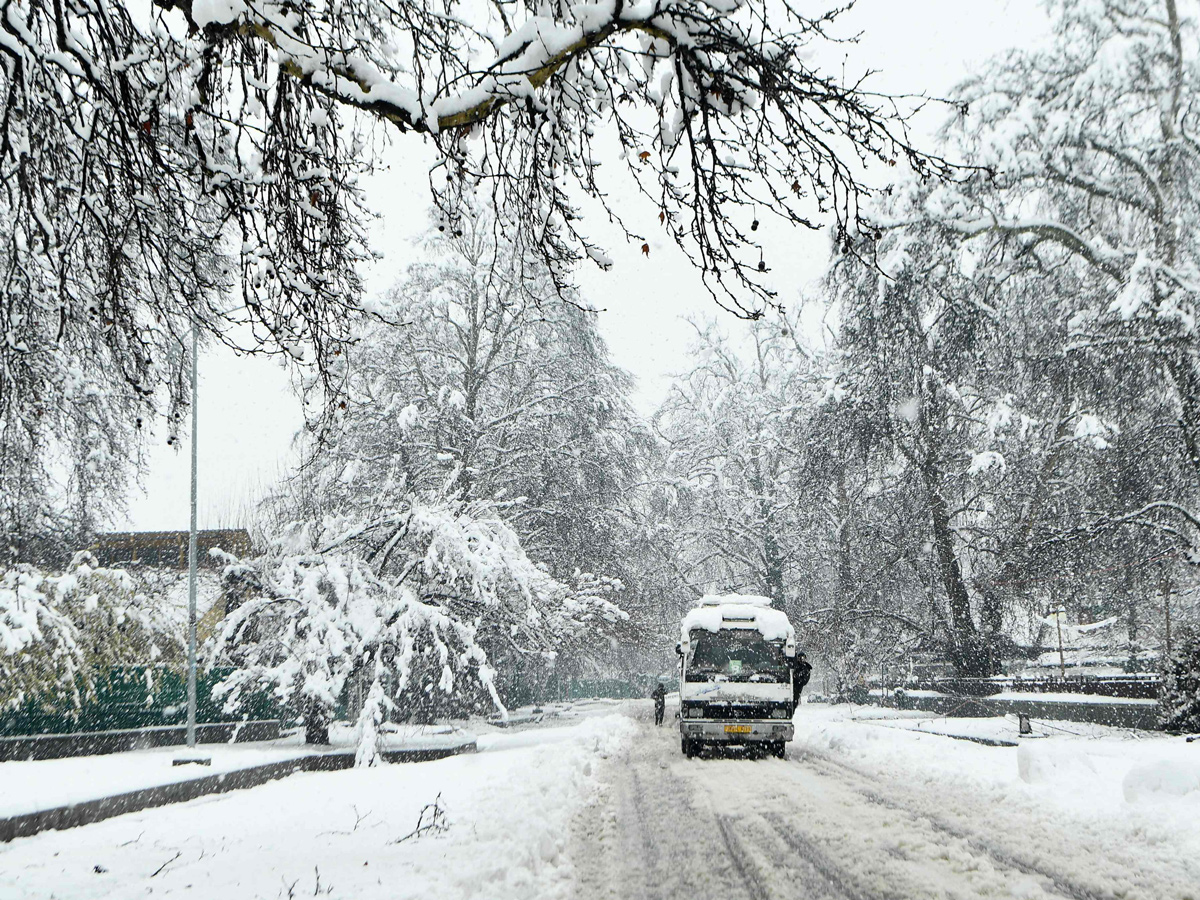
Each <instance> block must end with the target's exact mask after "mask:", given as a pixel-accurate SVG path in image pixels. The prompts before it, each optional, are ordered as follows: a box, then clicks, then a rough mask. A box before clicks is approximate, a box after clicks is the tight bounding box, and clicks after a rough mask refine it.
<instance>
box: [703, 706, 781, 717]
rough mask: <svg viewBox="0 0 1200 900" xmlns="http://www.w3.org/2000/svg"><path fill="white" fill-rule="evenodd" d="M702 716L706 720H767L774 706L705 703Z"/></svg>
mask: <svg viewBox="0 0 1200 900" xmlns="http://www.w3.org/2000/svg"><path fill="white" fill-rule="evenodd" d="M702 708H703V710H704V712H703V713H702V714H701V717H702V718H705V719H765V718H768V717H769V716H770V715H771V709H772V706H769V705H765V704H764V705H759V706H741V705H739V704H736V703H705V704H703V706H702Z"/></svg>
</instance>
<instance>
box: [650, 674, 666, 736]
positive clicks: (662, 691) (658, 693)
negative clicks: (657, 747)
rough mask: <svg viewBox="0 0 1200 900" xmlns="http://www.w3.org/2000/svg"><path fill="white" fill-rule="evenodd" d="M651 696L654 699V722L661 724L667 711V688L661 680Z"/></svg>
mask: <svg viewBox="0 0 1200 900" xmlns="http://www.w3.org/2000/svg"><path fill="white" fill-rule="evenodd" d="M650 696H651V697H652V698H653V700H654V724H655V725H661V724H662V723H663V715H664V714H665V713H666V711H667V689H666V688H665V687H663V686H662V682H661V681H660V682H659V683H658V684H657V685H656V686H655V688H654V692H653V693H652V694H651V695H650Z"/></svg>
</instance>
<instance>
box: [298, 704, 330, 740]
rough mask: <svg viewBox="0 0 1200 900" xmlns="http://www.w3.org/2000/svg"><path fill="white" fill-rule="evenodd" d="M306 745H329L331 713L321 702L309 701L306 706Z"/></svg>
mask: <svg viewBox="0 0 1200 900" xmlns="http://www.w3.org/2000/svg"><path fill="white" fill-rule="evenodd" d="M304 743H306V744H328V743H329V711H328V710H327V709H326V708H325V705H324V704H323V703H321V702H320V701H319V700H308V701H307V703H306V705H305V709H304Z"/></svg>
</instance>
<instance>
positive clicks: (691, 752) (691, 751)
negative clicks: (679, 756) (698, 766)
mask: <svg viewBox="0 0 1200 900" xmlns="http://www.w3.org/2000/svg"><path fill="white" fill-rule="evenodd" d="M683 755H684V756H685V757H687V758H688V759H691V758H692V757H694V756H695V755H696V742H695V741H689V740H688V739H687V738H683Z"/></svg>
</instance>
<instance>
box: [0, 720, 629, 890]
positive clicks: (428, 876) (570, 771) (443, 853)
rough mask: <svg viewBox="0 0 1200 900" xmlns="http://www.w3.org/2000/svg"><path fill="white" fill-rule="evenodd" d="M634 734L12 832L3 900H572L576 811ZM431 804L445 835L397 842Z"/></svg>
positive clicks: (293, 783) (580, 735) (295, 779)
mask: <svg viewBox="0 0 1200 900" xmlns="http://www.w3.org/2000/svg"><path fill="white" fill-rule="evenodd" d="M633 727H634V726H633V724H632V723H631V721H630V720H629V719H628V718H626V717H623V716H606V717H592V718H587V719H584V720H583V721H582V722H580V723H579V724H577V725H575V726H573V727H567V728H543V729H537V730H536V731H529V732H517V733H513V734H495V735H488V736H487V737H486V740H483V746H482V747H481V752H480V753H478V754H470V755H464V756H456V757H452V758H449V759H445V760H439V761H436V762H428V763H420V764H415V765H407V764H404V765H392V766H387V765H385V766H380V767H377V768H373V769H357V770H349V771H343V772H328V773H311V774H300V775H294V776H292V777H290V778H287V779H285V780H283V781H277V782H272V783H270V784H266V785H263V786H261V787H257V788H254V789H252V790H248V791H238V792H235V793H232V794H223V795H220V796H215V797H206V798H202V799H200V800H194V801H191V802H189V803H183V804H178V805H175V806H169V807H164V808H161V809H155V810H145V811H143V812H140V813H134V814H131V815H126V816H119V817H117V818H114V819H110V820H107V821H105V822H100V823H98V824H95V825H89V826H86V827H84V828H76V829H71V830H68V831H62V832H45V833H42V834H39V835H37V836H35V837H31V838H20V839H17V840H15V841H13V842H12V843H11V844H9V845H0V897H4V898H5V900H18V898H29V900H33V898H37V900H45V898H48V897H55V898H58V900H67V898H89V900H90V898H96V897H105V898H125V897H144V896H147V895H148V894H153V895H154V896H156V897H160V896H162V897H197V898H203V897H221V898H228V900H236V898H274V897H289V896H295V897H312V896H319V897H320V896H330V897H344V898H376V897H378V898H384V897H386V898H405V897H413V898H416V897H438V898H460V897H461V898H470V897H480V898H484V897H486V898H489V900H502V898H533V897H538V898H555V897H564V898H565V897H570V896H573V895H572V892H571V886H572V883H573V880H572V869H571V866H570V864H569V862H568V861H567V859H566V857H565V855H564V850H565V847H566V839H567V834H568V831H569V829H568V826H569V823H570V819H571V816H572V813H573V812H574V810H575V809H576V808H577V807H578V806H579V805H580V804H581V803H582V802H583V799H584V797H585V795H586V794H587V793H588V792H589V791H590V790H592V787H593V785H594V782H595V778H596V774H595V766H596V763H597V762H598V761H599V760H601V759H602V758H603V757H605V756H607V755H609V754H610V753H611V752H612V751H613V750H614V749H615V748H616V747H618V746H620V745H621V744H622V743H623V742H625V741H627V740H628V738H629V735H630V733H631V732H632V730H633ZM534 735H536V739H533V738H531V736H534ZM439 796H440V803H441V806H442V807H443V808H444V809H445V814H446V821H447V822H448V824H449V827H448V828H447V829H446V830H445V831H444V832H443V833H441V834H437V835H432V836H425V837H421V838H419V839H410V840H407V841H401V842H399V843H398V841H399V840H400V839H401V838H403V837H404V836H405V835H407V834H409V833H410V832H411V831H412V830H413V828H414V827H415V826H416V824H417V821H418V817H419V816H420V814H421V810H422V807H424V806H425V805H426V804H428V803H433V802H434V801H435V799H437V798H438V797H439Z"/></svg>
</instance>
